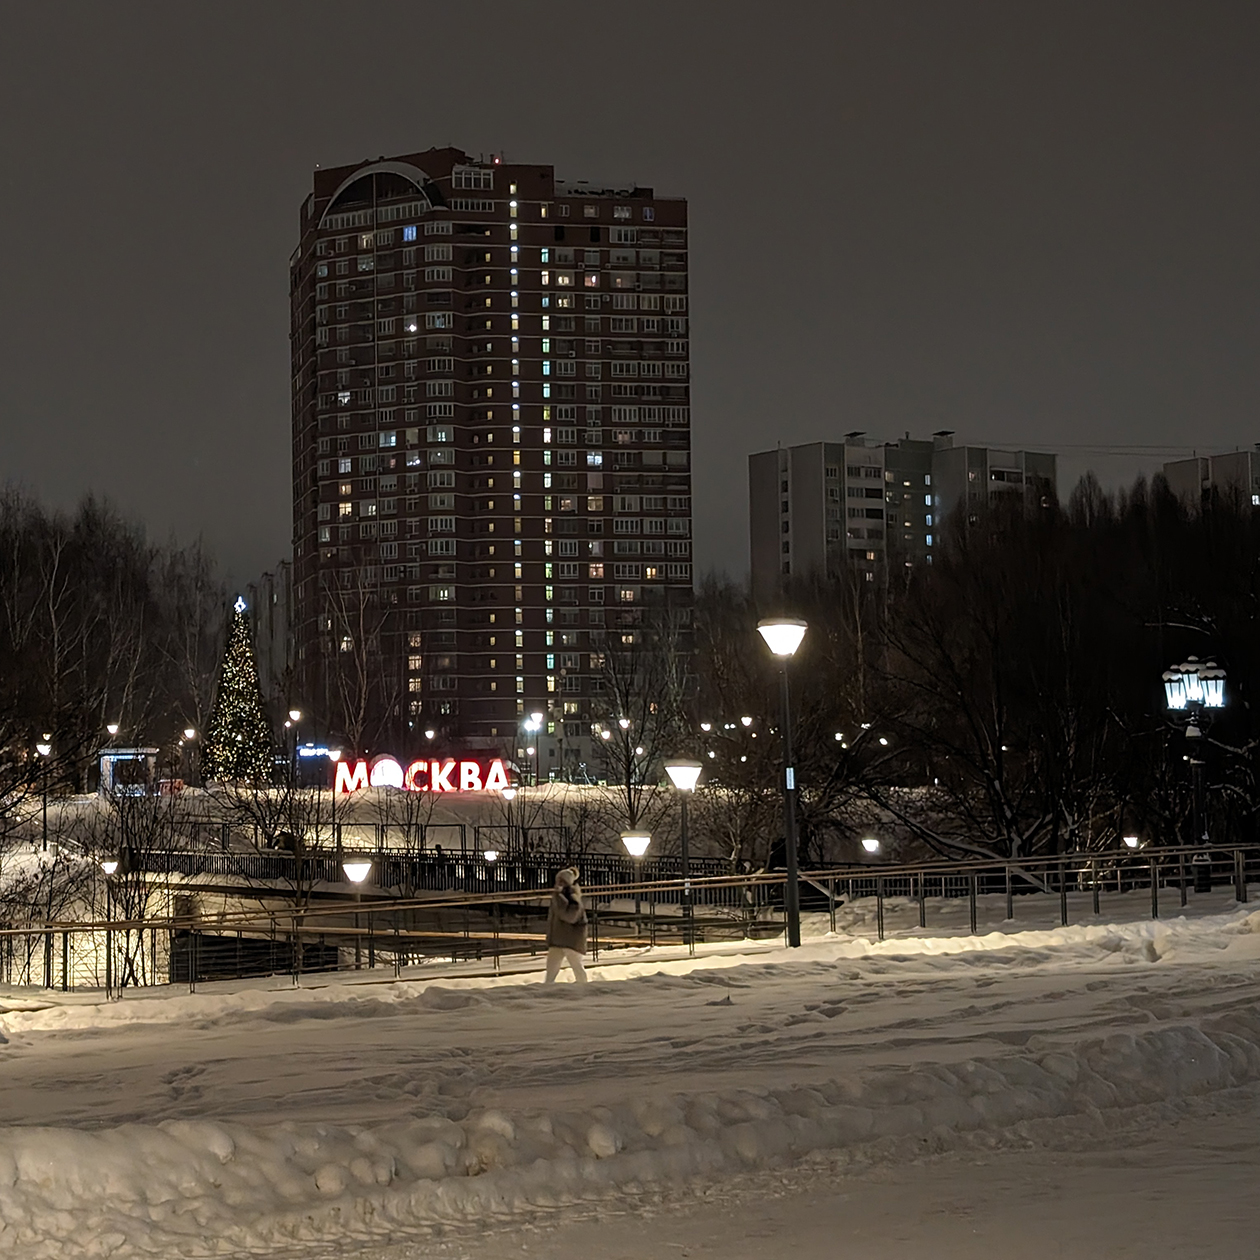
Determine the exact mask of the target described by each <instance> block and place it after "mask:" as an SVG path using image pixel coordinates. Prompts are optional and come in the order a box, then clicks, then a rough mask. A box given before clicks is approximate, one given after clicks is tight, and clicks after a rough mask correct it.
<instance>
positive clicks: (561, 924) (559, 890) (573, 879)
mask: <svg viewBox="0 0 1260 1260" xmlns="http://www.w3.org/2000/svg"><path fill="white" fill-rule="evenodd" d="M547 944H548V945H549V946H552V947H557V948H560V949H576V950H577V952H578V953H579V954H585V953H586V909H585V907H584V906H583V905H582V890H581V888H579V887H578V883H577V872H576V871H573V870H569V869H568V868H567V867H566V868H565V869H564V870H562V871H559V872H558V873H557V875H556V887H555V891H554V892H553V893H552V894H551V905H550V906H549V907H548V910H547Z"/></svg>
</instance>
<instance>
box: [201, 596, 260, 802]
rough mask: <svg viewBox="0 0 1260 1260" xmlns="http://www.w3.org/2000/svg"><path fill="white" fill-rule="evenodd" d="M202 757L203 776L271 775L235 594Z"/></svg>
mask: <svg viewBox="0 0 1260 1260" xmlns="http://www.w3.org/2000/svg"><path fill="white" fill-rule="evenodd" d="M202 757H203V760H202V765H203V767H204V773H205V777H206V778H207V779H220V780H255V781H257V780H261V779H267V778H270V776H271V771H272V748H271V727H270V725H269V724H268V722H267V715H266V714H265V713H264V712H263V704H262V690H261V688H260V687H259V685H258V667H257V665H256V664H255V662H254V645H253V642H252V638H251V635H250V628H249V617H248V616H247V615H246V611H245V601H244V600H243V599H242V598H241V597H240V596H237V599H236V603H235V604H233V606H232V624H231V626H230V628H229V630H228V641H227V648H226V649H225V650H224V653H223V664H222V665H221V666H220V669H219V686H218V690H217V692H216V693H215V698H214V708H213V709H212V710H211V713H210V721H209V723H208V724H207V726H206V735H205V743H204V752H203V754H202Z"/></svg>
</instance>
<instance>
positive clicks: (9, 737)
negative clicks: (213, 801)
mask: <svg viewBox="0 0 1260 1260" xmlns="http://www.w3.org/2000/svg"><path fill="white" fill-rule="evenodd" d="M224 613H225V592H224V589H223V585H222V582H221V579H220V578H219V576H218V575H217V573H216V570H215V567H214V564H213V562H212V560H211V559H210V558H209V557H208V556H207V555H206V553H205V552H204V551H203V550H202V548H201V547H200V545H194V546H191V547H184V548H180V547H176V546H158V545H155V544H153V543H151V542H150V541H148V540H147V539H146V537H145V535H144V533H143V531H142V530H141V529H140V528H138V527H137V526H135V525H133V524H130V523H128V522H126V521H124V520H122V519H121V518H120V517H119V516H118V515H117V514H116V513H114V512H113V511H112V510H111V509H110V508H109V507H107V506H106V505H104V504H102V503H100V502H99V501H97V500H94V499H92V498H88V499H85V500H84V501H83V503H82V504H81V505H80V506H79V508H78V509H77V510H76V511H75V512H74V513H73V514H68V515H67V514H61V513H54V512H49V511H47V510H46V509H44V508H43V507H42V506H41V505H40V504H39V503H37V502H36V501H35V500H34V499H32V498H31V497H29V496H28V495H26V494H23V493H21V492H19V491H16V490H8V491H6V492H4V493H3V494H0V837H3V836H6V835H8V834H9V833H10V832H11V830H12V828H13V826H14V825H15V824H16V822H17V820H18V819H19V818H20V817H21V816H22V814H23V810H24V807H25V806H28V805H29V803H30V798H31V796H32V795H33V794H37V793H40V792H41V791H42V790H43V789H44V788H45V786H48V787H50V788H51V790H52V791H53V792H54V793H60V792H64V791H73V790H76V789H78V790H81V789H82V787H83V786H84V784H85V782H86V780H87V778H88V775H89V771H90V769H91V767H92V766H93V765H94V763H95V754H96V752H97V750H98V749H99V748H100V746H101V745H102V744H103V743H104V742H106V741H107V740H108V738H109V736H108V734H107V727H108V726H109V725H111V724H114V723H117V724H118V727H119V730H118V737H117V738H118V740H119V741H120V742H124V743H125V742H134V741H137V740H142V741H144V742H147V743H151V744H154V745H158V746H161V747H163V748H166V747H167V745H170V746H172V747H173V745H174V742H175V739H176V738H177V732H178V731H179V730H180V729H182V728H183V727H185V726H188V725H191V726H194V727H197V728H198V729H199V728H200V727H201V725H202V722H203V720H204V718H205V716H206V715H207V714H208V712H209V708H210V703H211V700H212V696H213V688H214V681H215V672H216V669H217V666H218V662H219V658H220V655H221V653H222V643H223V631H224V622H225V616H224ZM45 737H47V742H48V743H49V744H51V752H50V753H49V754H48V756H47V757H45V758H41V757H40V756H39V755H38V754H37V752H36V748H37V745H38V744H40V743H43V742H45Z"/></svg>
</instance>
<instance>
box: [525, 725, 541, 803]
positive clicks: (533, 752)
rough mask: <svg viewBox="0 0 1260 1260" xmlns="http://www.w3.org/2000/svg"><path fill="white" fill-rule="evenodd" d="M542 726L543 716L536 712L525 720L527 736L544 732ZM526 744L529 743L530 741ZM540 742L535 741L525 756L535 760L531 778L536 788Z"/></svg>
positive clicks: (526, 750)
mask: <svg viewBox="0 0 1260 1260" xmlns="http://www.w3.org/2000/svg"><path fill="white" fill-rule="evenodd" d="M542 724H543V715H542V714H541V713H540V712H537V711H535V712H533V713H531V714H530V715H529V717H527V718H526V719H525V721H524V722H523V723H522V726H523V727H524V729H525V732H526V734H527V735H536V734H537V733H538V732H539V731H541V730H542ZM526 742H527V743H528V740H527V741H526ZM538 742H539V741H537V740H535V741H534V743H533V744H532V745H531V746H530V747H528V748H526V749H525V755H526V756H527V757H530V758H532V759H533V769H532V771H531V777H532V779H533V783H534V786H535V787H537V786H538Z"/></svg>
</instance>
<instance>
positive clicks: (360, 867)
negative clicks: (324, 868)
mask: <svg viewBox="0 0 1260 1260" xmlns="http://www.w3.org/2000/svg"><path fill="white" fill-rule="evenodd" d="M341 869H342V870H343V871H345V873H346V878H347V879H348V880H349V881H350V882H351V883H352V884H361V883H363V881H364V880H365V879H367V877H368V876H369V875H370V874H371V872H372V863H371V862H342V864H341Z"/></svg>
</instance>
